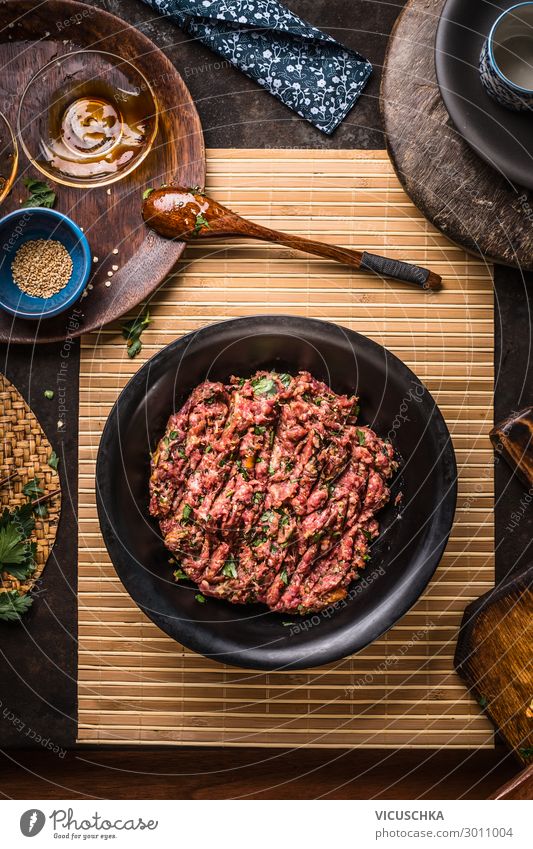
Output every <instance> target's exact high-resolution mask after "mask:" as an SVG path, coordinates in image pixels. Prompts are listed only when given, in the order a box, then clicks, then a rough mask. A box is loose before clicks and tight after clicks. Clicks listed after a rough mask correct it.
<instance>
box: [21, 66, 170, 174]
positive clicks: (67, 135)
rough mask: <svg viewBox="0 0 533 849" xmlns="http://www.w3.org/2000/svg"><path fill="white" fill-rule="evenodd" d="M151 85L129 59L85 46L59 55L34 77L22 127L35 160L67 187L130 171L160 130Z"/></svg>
mask: <svg viewBox="0 0 533 849" xmlns="http://www.w3.org/2000/svg"><path fill="white" fill-rule="evenodd" d="M157 124H158V112H157V103H156V100H155V96H154V94H153V91H152V88H151V86H150V84H149V83H148V81H147V79H146V78H145V77H144V75H143V74H142V73H141V72H140V71H139V70H138V69H137V68H136V67H135V66H134V65H133V64H132V63H131V62H129V61H127V60H125V59H121V58H120V57H119V56H115V55H114V54H112V53H105V52H103V51H97V50H81V51H76V52H75V53H69V54H68V55H66V56H62V57H60V58H59V59H55V60H53V61H52V62H49V63H48V64H47V65H45V66H44V68H42V69H41V70H40V71H38V73H37V74H35V76H34V77H33V78H32V80H31V81H30V82H29V83H28V86H27V87H26V90H25V92H24V94H23V96H22V100H21V104H20V108H19V115H18V130H19V136H20V139H21V143H22V146H23V148H24V150H25V152H26V154H27V155H28V157H29V158H30V159H31V160H32V162H33V164H34V165H35V166H36V167H37V168H38V169H39V170H40V171H41V172H42V173H43V174H45V175H46V176H47V177H50V178H51V179H52V180H55V181H56V182H58V183H63V184H64V185H69V186H81V187H91V186H102V185H107V184H109V183H113V182H115V181H116V180H120V179H122V178H123V177H125V176H127V175H128V174H131V172H132V171H133V170H134V169H135V168H137V166H138V165H140V163H141V162H142V161H143V160H144V159H145V157H146V156H147V154H148V153H149V151H150V149H151V147H152V144H153V141H154V139H155V136H156V134H157Z"/></svg>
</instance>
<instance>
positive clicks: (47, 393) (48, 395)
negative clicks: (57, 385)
mask: <svg viewBox="0 0 533 849" xmlns="http://www.w3.org/2000/svg"><path fill="white" fill-rule="evenodd" d="M43 395H44V397H45V398H48V400H49V401H51V400H52V398H53V397H54V390H53V389H45V390H44V392H43Z"/></svg>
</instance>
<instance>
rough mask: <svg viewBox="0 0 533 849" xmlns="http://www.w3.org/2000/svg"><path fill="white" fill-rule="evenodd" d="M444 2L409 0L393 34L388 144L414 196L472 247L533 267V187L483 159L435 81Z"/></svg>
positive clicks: (385, 83)
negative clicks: (451, 113)
mask: <svg viewBox="0 0 533 849" xmlns="http://www.w3.org/2000/svg"><path fill="white" fill-rule="evenodd" d="M444 3H445V0H410V2H409V3H408V4H407V5H406V7H405V9H404V11H403V12H402V14H401V15H400V17H399V18H398V20H397V22H396V26H395V28H394V30H393V32H392V35H391V38H390V41H389V47H388V52H387V56H386V59H385V66H384V71H383V79H382V84H381V112H382V116H383V123H384V127H385V133H386V139H387V148H388V151H389V154H390V157H391V160H392V163H393V165H394V168H395V170H396V173H397V174H398V177H399V179H400V180H401V182H402V184H403V186H404V188H405V191H406V192H407V194H408V195H409V196H410V197H411V198H412V200H413V202H414V203H415V204H416V205H417V206H418V208H419V209H420V210H421V211H422V212H423V213H424V215H425V216H426V218H428V219H429V220H430V221H431V222H432V223H433V224H435V226H436V227H438V228H439V230H442V232H443V233H445V234H446V236H448V237H449V238H450V239H452V241H454V242H457V243H458V244H460V245H462V246H463V247H465V248H466V249H467V250H469V251H472V252H474V253H477V254H481V255H483V256H484V257H486V258H487V259H489V260H492V261H494V262H500V263H503V264H505V265H512V266H516V267H519V268H522V269H523V270H532V269H533V248H532V244H531V221H532V220H533V193H529V192H528V191H527V190H526V189H523V188H521V187H518V186H513V185H512V184H511V183H510V182H509V181H508V180H506V179H505V178H504V177H502V176H501V175H500V174H499V173H498V172H497V171H495V170H494V169H493V168H491V167H490V166H489V165H487V164H486V163H485V162H484V161H483V160H482V159H480V158H479V157H478V156H477V154H476V153H474V151H473V150H472V149H471V148H470V147H469V145H468V144H467V143H466V142H465V141H464V139H463V138H462V137H461V135H460V133H459V131H458V130H457V129H456V128H455V127H454V125H453V123H452V121H451V118H450V116H449V115H448V112H447V111H446V107H445V106H444V102H443V100H442V97H441V94H440V90H439V87H438V85H437V79H436V73H435V53H434V50H435V33H436V30H437V26H438V22H439V15H440V13H441V11H442V8H443V6H444Z"/></svg>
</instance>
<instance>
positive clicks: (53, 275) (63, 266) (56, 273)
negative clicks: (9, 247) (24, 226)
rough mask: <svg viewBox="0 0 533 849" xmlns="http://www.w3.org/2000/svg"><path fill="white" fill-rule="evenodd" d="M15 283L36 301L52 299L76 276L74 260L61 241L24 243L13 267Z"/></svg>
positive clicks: (38, 240) (39, 240)
mask: <svg viewBox="0 0 533 849" xmlns="http://www.w3.org/2000/svg"><path fill="white" fill-rule="evenodd" d="M11 271H12V273H13V280H14V282H15V283H16V284H17V286H18V287H19V289H21V290H22V291H23V292H26V294H28V295H32V296H33V297H34V298H50V297H51V296H52V295H55V294H57V292H60V291H61V289H64V288H65V286H66V285H67V283H68V281H69V280H70V278H71V276H72V259H71V258H70V254H69V252H68V251H67V249H66V248H65V246H64V245H62V244H61V242H58V241H56V240H55V239H48V240H47V239H36V240H32V241H28V242H24V244H23V245H21V247H20V248H19V249H18V251H17V252H16V254H15V257H14V259H13V262H12V264H11Z"/></svg>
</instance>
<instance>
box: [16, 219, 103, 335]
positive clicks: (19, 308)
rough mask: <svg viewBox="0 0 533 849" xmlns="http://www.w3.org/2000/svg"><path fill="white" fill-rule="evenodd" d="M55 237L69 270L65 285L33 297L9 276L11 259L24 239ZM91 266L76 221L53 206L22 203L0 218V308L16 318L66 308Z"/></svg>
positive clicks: (44, 315)
mask: <svg viewBox="0 0 533 849" xmlns="http://www.w3.org/2000/svg"><path fill="white" fill-rule="evenodd" d="M38 239H55V240H56V241H58V242H61V244H62V245H63V246H64V247H65V248H66V249H67V251H68V252H69V254H70V258H71V260H72V274H71V276H70V279H69V281H68V283H67V285H66V286H64V287H63V289H61V290H60V291H59V292H57V293H56V294H55V295H51V296H50V297H48V298H37V297H34V296H33V295H28V294H26V292H23V291H22V289H19V287H18V286H17V284H16V283H15V281H14V280H13V272H12V268H11V265H12V262H13V260H14V258H15V256H16V253H17V251H18V249H19V248H20V247H22V245H23V244H24V243H25V242H30V241H33V240H38ZM90 270H91V252H90V248H89V243H88V242H87V239H86V238H85V236H84V234H83V232H82V231H81V230H80V228H79V227H78V225H77V224H75V223H74V221H72V219H71V218H69V217H68V216H67V215H63V214H62V213H61V212H57V210H55V209H45V208H43V207H41V206H38V207H26V208H22V209H17V210H15V212H10V213H9V215H6V216H5V217H4V218H2V219H0V308H1V309H4V310H6V311H7V312H9V313H11V314H12V315H15V316H17V318H26V319H35V320H41V319H43V318H50V317H51V316H54V315H59V313H61V312H63V311H64V310H66V309H68V307H70V306H71V305H72V304H74V303H75V302H76V301H77V300H78V299H79V298H80V297H81V294H82V292H83V290H84V289H85V285H86V283H87V280H88V278H89V273H90Z"/></svg>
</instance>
